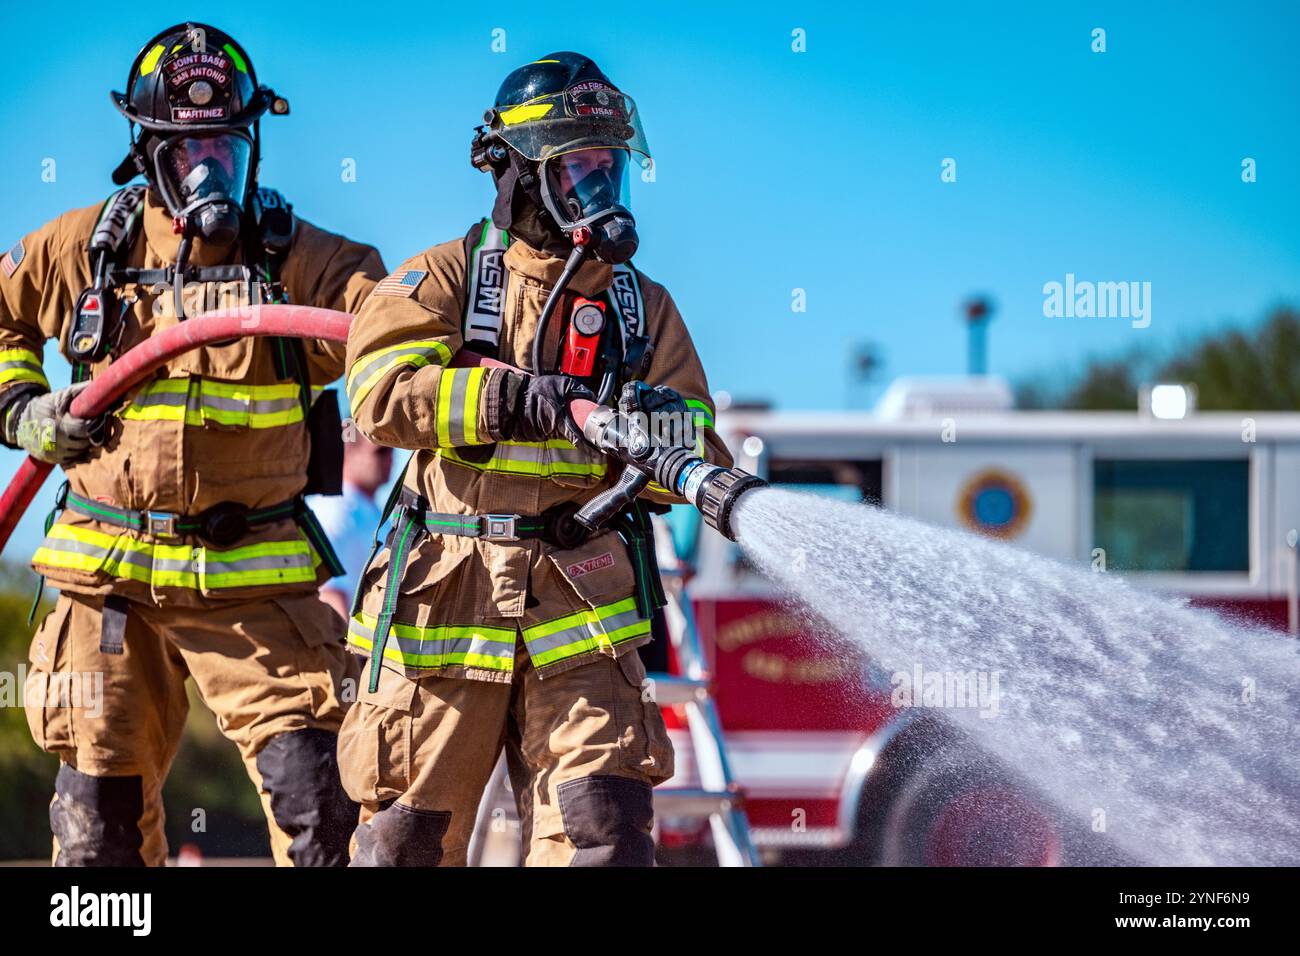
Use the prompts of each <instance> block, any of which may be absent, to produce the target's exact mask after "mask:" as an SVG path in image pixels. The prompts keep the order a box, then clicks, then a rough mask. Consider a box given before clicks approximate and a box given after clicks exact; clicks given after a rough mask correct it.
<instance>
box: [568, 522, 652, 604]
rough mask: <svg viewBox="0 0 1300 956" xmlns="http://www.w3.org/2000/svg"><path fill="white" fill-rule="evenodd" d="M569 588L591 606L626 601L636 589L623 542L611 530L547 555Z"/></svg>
mask: <svg viewBox="0 0 1300 956" xmlns="http://www.w3.org/2000/svg"><path fill="white" fill-rule="evenodd" d="M546 556H547V557H548V558H549V559H550V561H551V563H552V564H554V565H555V567H556V569H557V570H558V571H559V572H560V576H561V577H563V578H564V579H565V580H566V581H567V582H569V586H570V587H572V588H573V590H574V591H576V592H577V593H578V596H579V597H580V598H582V600H583V601H585V602H586V603H588V604H590V605H592V606H593V607H595V606H597V605H600V604H605V603H607V602H609V601H610V600H613V599H617V598H625V597H627V596H628V595H629V594H632V593H633V592H634V591H635V590H636V576H635V575H634V573H633V571H632V561H631V560H630V559H629V558H628V555H627V546H626V545H624V544H623V539H622V538H620V537H619V536H618V535H617V534H615V533H614V532H612V531H606V532H605V533H604V534H600V535H597V536H596V537H594V538H592V539H591V540H589V541H587V542H586V543H585V544H583V545H581V546H580V547H577V548H571V549H568V550H564V551H561V550H558V549H553V550H551V551H549V552H547V555H546Z"/></svg>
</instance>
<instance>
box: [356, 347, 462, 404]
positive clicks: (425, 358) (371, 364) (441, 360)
mask: <svg viewBox="0 0 1300 956" xmlns="http://www.w3.org/2000/svg"><path fill="white" fill-rule="evenodd" d="M450 361H451V349H450V348H449V347H448V346H447V344H446V343H445V342H442V341H440V340H438V339H421V340H419V341H415V342H401V343H399V344H397V345H390V346H388V347H386V348H382V349H376V350H375V351H373V352H367V353H366V354H365V355H363V356H361V357H360V358H359V359H357V360H356V361H355V362H353V363H352V366H351V367H350V368H349V369H348V380H347V393H348V404H349V406H350V407H351V409H352V414H354V415H355V414H356V412H357V409H358V408H360V407H361V403H362V402H364V401H365V400H366V396H367V395H369V394H370V391H371V389H373V388H374V387H375V386H376V385H377V384H379V381H380V379H382V378H383V377H384V376H385V375H387V374H388V373H389V372H390V371H392V370H393V369H394V368H396V367H397V366H398V365H410V366H412V367H413V368H423V367H424V366H426V365H446V364H447V363H448V362H450Z"/></svg>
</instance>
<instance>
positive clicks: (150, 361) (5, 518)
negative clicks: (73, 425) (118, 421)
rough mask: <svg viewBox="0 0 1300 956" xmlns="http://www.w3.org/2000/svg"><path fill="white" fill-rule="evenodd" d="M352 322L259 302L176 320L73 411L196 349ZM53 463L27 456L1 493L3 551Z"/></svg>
mask: <svg viewBox="0 0 1300 956" xmlns="http://www.w3.org/2000/svg"><path fill="white" fill-rule="evenodd" d="M351 321H352V316H351V315H349V314H348V313H346V312H335V311H334V310H333V309H317V308H314V307H312V306H307V305H254V306H250V307H248V308H243V309H236V310H232V311H222V312H210V313H208V314H207V315H203V316H199V317H197V318H193V319H189V320H188V321H185V322H180V323H178V324H176V325H173V326H172V327H171V328H169V329H166V330H164V331H162V332H159V333H158V334H157V335H155V336H152V337H151V338H149V339H146V340H145V341H143V342H141V343H140V344H139V345H137V346H136V347H135V348H133V349H131V350H130V351H129V352H127V353H126V354H125V355H123V356H122V357H121V358H119V359H118V360H117V361H115V362H114V363H113V364H112V365H110V366H109V367H108V369H107V371H105V372H104V373H103V374H102V375H100V376H99V377H97V378H96V379H95V380H94V381H93V382H91V384H90V385H89V386H87V387H86V389H85V391H83V392H82V393H81V394H80V395H78V396H77V397H76V399H75V400H74V401H73V403H72V408H71V412H72V414H73V415H76V416H77V417H79V418H94V417H95V416H97V415H101V414H103V413H104V412H105V411H107V410H108V409H109V408H111V407H112V406H113V403H114V402H116V401H117V400H118V399H119V398H121V397H122V396H123V395H125V394H126V393H127V392H128V391H130V390H131V388H132V387H134V386H135V385H137V384H139V383H140V382H142V381H144V380H145V379H146V378H148V377H149V376H150V375H152V374H153V373H154V372H155V371H156V370H157V369H158V368H159V367H160V366H162V365H165V364H167V363H168V362H170V361H171V360H172V359H174V358H175V357H176V356H178V355H181V354H183V353H185V352H188V351H190V350H191V349H196V348H200V347H201V346H204V345H211V344H212V343H214V342H222V341H225V340H226V339H235V338H242V337H243V336H246V335H282V336H285V337H286V338H309V339H327V340H329V341H331V342H346V341H347V339H348V325H349V324H350V323H351ZM53 468H54V466H53V465H50V464H48V463H46V462H43V461H38V460H37V459H35V458H30V457H29V458H27V459H26V460H25V461H24V462H23V463H22V467H20V468H19V469H18V473H17V474H16V475H14V477H13V480H11V481H10V482H9V487H7V488H6V489H5V491H4V495H3V496H0V551H3V550H4V546H5V545H6V544H7V543H8V541H9V536H10V535H11V534H13V530H14V527H15V526H16V525H17V524H18V520H19V519H20V518H21V517H22V516H23V512H25V511H26V510H27V507H28V505H30V504H31V503H32V499H33V498H34V497H36V492H37V491H39V490H40V487H41V485H42V484H44V483H45V476H46V475H48V474H49V473H50V472H51V471H52V470H53Z"/></svg>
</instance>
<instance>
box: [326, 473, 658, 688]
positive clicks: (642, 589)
mask: <svg viewBox="0 0 1300 956" xmlns="http://www.w3.org/2000/svg"><path fill="white" fill-rule="evenodd" d="M401 480H402V478H401V476H399V478H398V481H399V482H400V481H401ZM394 506H395V507H394ZM389 514H392V515H393V516H394V517H393V526H392V529H391V530H390V531H389V532H388V536H387V538H386V543H387V545H388V552H389V554H388V573H387V575H385V579H384V598H383V604H382V605H381V607H380V611H379V617H378V619H377V620H376V621H375V629H374V633H373V634H372V635H371V645H370V693H372V694H373V693H374V692H375V691H376V690H377V689H378V688H379V672H380V670H381V669H382V665H383V661H384V646H385V645H386V644H387V643H388V634H389V632H390V631H391V630H392V628H393V618H394V615H395V614H396V613H397V596H398V593H399V589H400V587H401V584H402V578H403V577H405V576H406V566H407V564H408V562H409V561H410V558H411V551H412V550H413V549H414V548H415V546H416V545H417V544H419V542H420V538H421V537H422V536H423V535H426V534H453V535H458V536H460V537H466V538H482V539H483V540H485V541H523V540H527V539H530V538H542V539H544V540H546V541H547V542H548V543H551V544H556V545H558V546H559V547H562V548H572V547H577V546H578V545H579V544H581V542H582V540H584V539H585V532H583V534H582V535H581V536H580V537H579V538H578V539H576V540H575V539H574V538H573V537H570V536H569V534H566V533H565V532H563V531H560V530H559V529H561V528H564V527H565V526H566V524H567V525H568V526H570V527H572V526H574V525H575V524H576V523H575V522H573V521H572V514H573V508H572V506H568V507H559V508H556V509H554V510H553V511H549V512H547V514H545V515H538V516H531V517H530V516H526V515H509V514H486V515H457V514H444V513H442V512H438V511H429V510H428V502H427V501H426V500H425V499H424V497H423V496H421V495H417V494H416V493H415V492H413V491H411V490H410V489H408V488H401V489H400V491H399V490H398V489H397V488H394V494H393V495H390V497H389V501H388V505H386V506H385V508H384V516H383V518H381V519H380V525H381V526H382V525H383V523H384V521H386V520H387V519H388V515H389ZM566 519H567V521H566ZM611 527H613V528H614V530H615V531H617V533H618V534H619V536H620V537H621V538H622V539H623V542H624V544H625V545H626V546H627V549H628V554H629V556H630V557H631V559H632V565H633V571H634V573H635V576H636V604H637V610H638V611H639V612H640V613H641V615H642V616H643V617H647V618H648V617H651V616H653V615H654V613H655V612H656V611H657V610H658V609H659V608H661V607H663V606H664V604H665V603H667V602H666V599H665V597H664V593H663V584H662V583H661V582H660V580H659V566H658V562H657V561H656V560H655V553H654V530H653V528H652V527H651V525H650V513H649V511H648V510H647V509H646V507H645V506H644V505H643V504H642V503H640V502H634V503H633V504H632V505H631V507H630V508H629V509H628V510H627V511H626V512H624V513H622V514H620V515H618V516H616V518H615V519H614V520H613V521H612V522H611ZM579 530H580V531H581V529H579ZM569 533H570V534H571V533H572V531H571V530H570V532H569ZM379 547H380V544H379V538H378V534H377V533H376V537H375V542H374V546H373V547H372V548H371V551H370V558H369V559H368V560H367V561H366V567H367V568H368V567H370V562H371V561H373V560H374V559H375V555H376V554H378V553H379ZM365 578H366V576H365V572H364V571H363V572H362V574H361V577H360V579H359V580H358V581H357V591H356V594H355V595H354V596H353V598H352V614H353V615H354V616H355V615H356V613H357V611H358V609H359V608H360V606H361V592H362V589H363V587H364V586H365Z"/></svg>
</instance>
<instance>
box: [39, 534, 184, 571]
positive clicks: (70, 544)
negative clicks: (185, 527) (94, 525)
mask: <svg viewBox="0 0 1300 956" xmlns="http://www.w3.org/2000/svg"><path fill="white" fill-rule="evenodd" d="M42 547H44V548H45V549H46V550H48V551H62V552H65V553H68V554H87V555H90V556H91V557H92V558H101V559H103V560H104V561H108V560H110V559H111V560H112V562H113V563H114V564H133V565H135V566H136V567H137V568H144V569H146V570H148V569H149V568H152V567H153V566H154V560H153V556H152V555H151V554H149V553H148V552H145V551H132V550H129V549H127V548H101V547H100V546H99V545H97V544H91V543H90V542H89V541H74V540H71V539H69V538H46V539H45V542H44V544H43V545H42ZM186 564H187V565H188V562H186Z"/></svg>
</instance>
